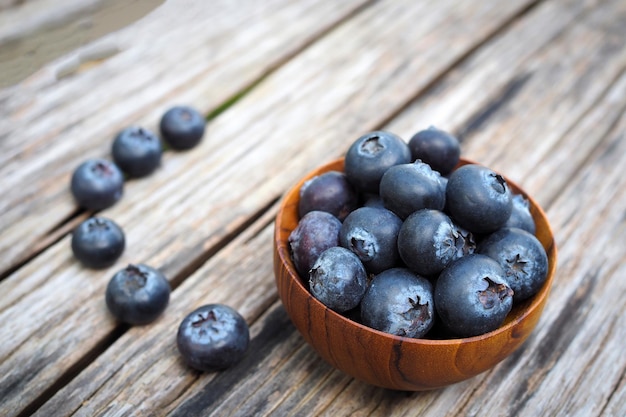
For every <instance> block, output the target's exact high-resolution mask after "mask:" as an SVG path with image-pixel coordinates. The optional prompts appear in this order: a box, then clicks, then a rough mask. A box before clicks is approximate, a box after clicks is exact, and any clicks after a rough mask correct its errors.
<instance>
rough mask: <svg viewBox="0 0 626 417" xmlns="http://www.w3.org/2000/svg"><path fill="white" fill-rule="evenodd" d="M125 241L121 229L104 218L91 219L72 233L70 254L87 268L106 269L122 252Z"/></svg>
mask: <svg viewBox="0 0 626 417" xmlns="http://www.w3.org/2000/svg"><path fill="white" fill-rule="evenodd" d="M125 243H126V239H125V237H124V232H123V231H122V228H121V227H119V226H118V225H117V224H116V223H115V222H114V221H112V220H109V219H107V218H104V217H91V218H89V219H87V220H85V221H84V222H82V223H81V224H79V225H78V226H77V227H76V229H74V232H73V233H72V252H73V253H74V256H75V257H76V259H78V260H79V261H80V262H81V263H82V264H83V265H85V266H87V267H89V268H106V267H108V266H111V265H113V264H114V263H115V261H116V260H117V259H118V258H119V257H120V255H121V254H122V252H124V247H125Z"/></svg>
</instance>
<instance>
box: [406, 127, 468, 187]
mask: <svg viewBox="0 0 626 417" xmlns="http://www.w3.org/2000/svg"><path fill="white" fill-rule="evenodd" d="M409 149H410V150H411V156H412V158H413V160H416V159H420V160H422V161H423V162H425V163H427V164H428V165H430V166H431V167H432V169H434V170H436V171H439V173H440V174H441V175H448V174H449V173H450V172H452V170H453V169H454V167H456V165H457V164H458V163H459V157H460V155H461V147H460V145H459V140H458V139H457V138H456V137H454V136H452V135H451V134H449V133H447V132H445V131H443V130H439V129H437V128H435V127H432V126H431V127H430V128H428V129H426V130H421V131H419V132H417V133H416V134H415V135H413V137H412V138H411V139H410V140H409Z"/></svg>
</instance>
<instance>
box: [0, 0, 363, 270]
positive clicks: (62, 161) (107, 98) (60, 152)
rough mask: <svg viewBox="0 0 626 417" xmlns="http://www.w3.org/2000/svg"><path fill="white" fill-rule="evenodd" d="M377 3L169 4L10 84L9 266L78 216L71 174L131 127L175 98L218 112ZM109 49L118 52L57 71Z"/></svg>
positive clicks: (5, 163)
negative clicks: (75, 68) (70, 71)
mask: <svg viewBox="0 0 626 417" xmlns="http://www.w3.org/2000/svg"><path fill="white" fill-rule="evenodd" d="M367 2H368V1H367V0H350V1H345V2H340V3H338V4H331V3H328V2H317V1H313V0H301V1H298V2H293V1H287V0H271V1H264V2H262V4H261V3H260V2H255V1H249V0H242V1H239V2H229V1H221V2H209V3H206V4H205V3H203V2H194V1H188V0H178V1H171V2H167V3H166V4H164V5H163V6H162V7H160V8H158V9H157V10H155V12H153V13H152V14H150V15H149V16H148V17H147V18H146V19H143V20H141V21H140V22H138V23H137V24H136V25H133V26H130V27H128V28H126V29H124V30H122V31H120V32H116V33H114V34H111V35H110V36H106V37H104V38H102V39H100V40H98V41H97V42H95V43H92V44H89V45H87V46H86V47H85V48H82V49H80V50H78V51H76V52H75V53H73V54H70V55H69V56H67V57H65V59H63V60H59V61H55V62H54V63H52V64H50V65H48V66H46V67H44V68H43V69H42V70H41V71H39V72H38V73H36V74H35V75H33V76H32V77H30V78H29V79H28V80H26V81H25V82H23V83H20V84H19V85H17V86H15V87H12V88H8V89H4V90H0V103H2V105H1V106H0V109H1V111H0V175H1V176H2V178H3V186H2V187H3V188H2V189H3V191H4V194H5V195H6V198H4V199H3V200H2V201H0V229H2V230H3V239H2V240H1V241H0V253H2V256H1V257H0V274H2V273H4V272H5V271H6V270H7V269H10V268H11V267H14V266H16V265H18V264H19V263H20V262H21V261H23V260H25V259H28V258H29V257H30V256H31V255H32V253H33V252H32V248H33V247H36V243H37V242H39V241H40V240H42V238H43V237H45V236H46V235H47V234H48V233H49V232H50V231H51V230H53V229H54V228H55V227H57V226H58V225H59V224H62V223H63V222H64V221H66V220H67V219H68V218H69V217H71V216H72V215H73V214H74V213H75V211H76V206H75V203H74V201H73V199H72V197H71V195H70V193H69V191H68V184H69V179H70V176H71V172H72V170H73V169H75V167H76V166H78V164H79V163H81V162H82V161H84V160H85V159H86V158H89V157H95V156H108V155H109V154H110V146H111V141H112V140H113V137H114V136H115V134H117V133H118V132H119V131H120V130H121V129H123V128H124V127H126V126H128V125H130V124H140V125H143V126H146V127H148V128H150V129H154V128H155V127H156V126H157V122H158V119H159V117H160V116H161V115H162V114H163V112H164V111H165V110H166V109H167V108H168V107H170V106H171V105H173V104H179V103H187V104H190V105H194V106H195V107H197V108H198V109H199V110H200V111H201V112H203V113H204V114H208V113H210V112H211V111H212V110H214V109H216V108H218V107H219V106H220V105H222V104H223V103H225V102H226V101H228V100H229V99H230V98H231V97H233V96H235V95H236V94H237V93H239V92H240V91H242V90H243V89H245V88H246V87H247V86H249V85H250V84H252V83H254V82H255V81H256V80H258V79H259V78H260V77H262V76H263V75H264V74H266V73H267V72H269V71H271V69H272V68H274V67H276V66H277V65H279V64H280V63H281V62H282V61H284V60H285V59H288V57H289V56H292V55H293V54H295V53H297V52H298V51H299V50H300V49H301V48H303V47H304V46H306V45H307V44H308V43H310V42H312V41H313V40H315V39H316V38H317V37H319V36H320V35H321V34H322V33H324V32H325V31H327V30H329V28H331V27H333V26H334V25H335V24H337V22H339V21H341V20H342V19H345V18H346V17H348V16H350V15H351V13H353V12H354V11H355V10H356V9H358V8H359V7H360V6H363V5H364V4H367ZM207 22H210V24H207ZM163 28H167V30H165V31H164V29H163ZM242 28H245V30H242ZM277 28H280V30H277ZM111 48H113V49H115V48H117V49H119V50H120V52H119V53H117V54H115V55H114V56H112V57H110V58H108V59H106V60H104V61H102V62H101V63H100V64H99V65H98V66H96V67H91V68H89V70H85V71H78V72H77V73H76V74H73V75H72V76H67V77H64V78H62V79H57V73H58V72H59V71H61V72H67V71H68V69H67V64H68V63H70V64H71V62H74V61H76V60H78V61H81V60H83V59H87V60H89V59H91V57H92V55H93V54H96V56H97V52H98V51H100V52H101V51H103V50H104V51H106V50H111ZM86 92H88V93H86Z"/></svg>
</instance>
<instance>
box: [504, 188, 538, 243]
mask: <svg viewBox="0 0 626 417" xmlns="http://www.w3.org/2000/svg"><path fill="white" fill-rule="evenodd" d="M504 227H517V228H518V229H522V230H526V231H527V232H528V233H532V234H533V235H534V234H535V231H536V226H535V220H534V219H533V216H532V214H531V213H530V204H529V203H528V200H527V199H526V198H524V196H523V195H521V194H514V195H513V211H511V216H510V217H509V220H507V222H506V223H505V224H504Z"/></svg>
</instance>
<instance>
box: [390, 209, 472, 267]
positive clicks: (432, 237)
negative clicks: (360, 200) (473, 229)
mask: <svg viewBox="0 0 626 417" xmlns="http://www.w3.org/2000/svg"><path fill="white" fill-rule="evenodd" d="M475 248H476V244H475V242H474V238H473V236H472V234H471V233H470V232H468V231H466V230H463V229H461V228H460V227H458V226H457V225H456V224H454V223H453V222H452V220H451V219H450V217H448V216H447V215H446V214H444V213H443V212H441V211H438V210H429V209H423V210H419V211H416V212H415V213H413V214H411V215H410V216H409V217H408V218H407V219H406V220H405V221H404V223H402V227H401V228H400V232H399V233H398V252H399V253H400V258H402V260H403V261H404V263H405V264H406V265H407V266H408V267H409V269H411V270H412V271H414V272H416V273H418V274H420V275H425V276H434V275H436V274H439V273H440V272H441V271H442V270H443V269H444V268H445V267H446V266H447V265H448V264H450V263H451V262H452V261H454V260H456V259H458V258H460V257H462V256H465V255H468V254H471V253H473V252H474V250H475Z"/></svg>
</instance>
